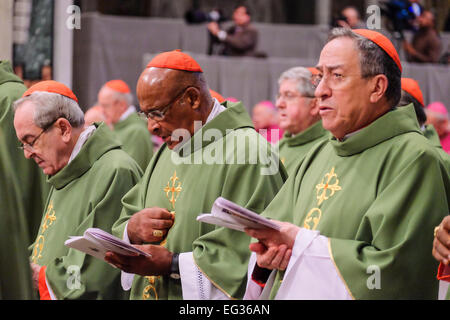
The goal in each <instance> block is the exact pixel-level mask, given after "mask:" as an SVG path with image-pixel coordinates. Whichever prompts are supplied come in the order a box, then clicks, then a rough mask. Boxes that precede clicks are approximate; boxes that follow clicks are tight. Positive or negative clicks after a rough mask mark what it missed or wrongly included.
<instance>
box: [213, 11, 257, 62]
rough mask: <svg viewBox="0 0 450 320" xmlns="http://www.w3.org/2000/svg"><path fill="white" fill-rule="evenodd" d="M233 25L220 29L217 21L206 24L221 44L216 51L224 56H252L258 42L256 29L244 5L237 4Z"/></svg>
mask: <svg viewBox="0 0 450 320" xmlns="http://www.w3.org/2000/svg"><path fill="white" fill-rule="evenodd" d="M233 22H234V25H233V26H231V27H230V28H229V29H227V30H226V31H225V30H221V29H220V28H219V24H218V23H217V22H214V21H213V22H210V23H209V24H208V30H209V32H210V33H211V34H212V35H213V36H215V37H216V38H217V40H218V42H219V44H222V49H220V50H219V51H218V53H219V54H220V55H225V56H254V55H255V54H256V52H255V50H256V45H257V43H258V30H256V29H255V28H254V27H253V26H252V25H251V14H250V11H249V9H248V7H246V6H238V7H237V8H236V9H235V10H234V12H233Z"/></svg>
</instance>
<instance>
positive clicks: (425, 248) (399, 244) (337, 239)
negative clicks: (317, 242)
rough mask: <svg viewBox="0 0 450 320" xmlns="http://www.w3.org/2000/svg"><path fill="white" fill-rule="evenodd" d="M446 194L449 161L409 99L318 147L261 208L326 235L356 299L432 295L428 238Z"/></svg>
mask: <svg viewBox="0 0 450 320" xmlns="http://www.w3.org/2000/svg"><path fill="white" fill-rule="evenodd" d="M449 193H450V181H449V177H448V174H447V172H446V169H445V167H444V164H443V163H442V160H441V159H440V158H439V155H438V154H437V151H436V149H435V148H433V147H432V146H431V145H430V144H429V143H428V141H427V140H426V138H425V137H424V136H423V135H422V133H421V131H420V128H419V127H418V123H417V119H416V115H415V112H414V108H413V107H412V106H409V107H402V108H398V109H396V110H394V111H391V112H388V113H386V114H385V115H383V116H382V117H380V118H378V119H377V120H375V121H374V122H372V123H371V124H370V125H369V126H367V127H365V128H363V129H362V130H360V131H359V132H358V133H356V134H354V135H352V136H350V137H349V138H347V139H346V140H344V141H343V142H340V141H337V140H336V139H335V138H332V139H330V140H329V141H324V142H322V143H320V144H319V145H317V146H316V147H314V148H313V150H311V152H310V153H309V154H308V156H307V157H306V158H305V160H304V161H303V163H301V164H300V165H299V166H298V167H297V169H296V172H295V174H293V175H292V176H290V177H289V179H288V180H287V181H286V183H285V184H284V186H283V188H282V189H281V190H280V192H279V193H278V195H277V197H276V198H275V199H274V200H273V201H272V203H271V204H270V205H269V207H268V208H267V209H266V211H265V212H264V213H263V215H265V216H268V217H271V218H275V219H278V220H282V221H288V222H292V223H294V224H296V225H298V226H300V227H303V228H306V229H311V230H318V231H320V233H321V234H322V235H324V236H326V237H328V238H329V239H330V240H329V252H330V256H331V258H332V261H333V263H334V264H335V266H336V270H337V272H338V275H339V276H340V277H341V279H342V281H343V283H344V284H345V286H346V287H347V289H348V291H349V294H350V295H351V296H352V297H354V298H356V299H435V298H436V296H437V292H438V290H437V289H438V282H437V280H436V270H437V266H438V264H437V262H436V261H435V260H434V259H433V257H432V255H431V244H432V243H433V230H434V227H435V226H436V225H438V224H439V223H440V222H441V221H442V219H443V217H444V216H445V215H446V214H448V212H449V200H448V197H449ZM378 271H379V272H378ZM377 272H378V273H377ZM375 273H377V274H378V275H380V277H381V278H378V280H379V281H380V282H377V281H376V278H375V277H376V274H375ZM282 276H283V274H282V272H278V273H277V277H276V280H275V284H274V287H273V288H272V292H271V298H274V297H275V295H276V292H277V290H278V288H279V286H280V283H281V281H282ZM378 284H380V287H379V288H378V287H377V285H378Z"/></svg>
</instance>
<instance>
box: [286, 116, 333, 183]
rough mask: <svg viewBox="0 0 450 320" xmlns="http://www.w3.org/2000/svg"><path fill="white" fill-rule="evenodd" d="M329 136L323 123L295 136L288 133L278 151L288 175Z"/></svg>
mask: <svg viewBox="0 0 450 320" xmlns="http://www.w3.org/2000/svg"><path fill="white" fill-rule="evenodd" d="M328 136H329V133H328V131H326V130H325V129H324V128H323V127H322V121H319V122H317V123H315V124H313V125H312V126H311V127H309V128H308V129H306V130H305V131H303V132H300V133H299V134H296V135H295V136H292V135H290V134H289V133H288V132H286V133H285V134H284V137H283V139H281V140H280V142H279V143H278V150H279V152H280V160H281V162H282V163H283V164H284V167H285V168H286V170H287V172H288V174H289V175H290V174H292V172H293V171H294V170H295V168H296V167H297V165H298V164H299V163H300V162H302V160H303V158H304V157H305V156H306V154H307V153H308V151H309V150H310V149H311V148H312V147H313V146H314V145H315V144H317V143H318V142H320V141H323V140H325V139H327V138H328Z"/></svg>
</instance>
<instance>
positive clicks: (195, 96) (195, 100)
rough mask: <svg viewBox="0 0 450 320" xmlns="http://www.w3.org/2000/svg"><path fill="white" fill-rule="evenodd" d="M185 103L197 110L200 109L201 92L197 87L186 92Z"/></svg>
mask: <svg viewBox="0 0 450 320" xmlns="http://www.w3.org/2000/svg"><path fill="white" fill-rule="evenodd" d="M185 101H186V102H187V103H188V104H189V105H190V106H191V108H192V109H194V110H196V109H198V108H199V107H200V103H201V99H200V91H199V90H198V89H197V88H195V87H190V88H188V89H187V90H186V95H185Z"/></svg>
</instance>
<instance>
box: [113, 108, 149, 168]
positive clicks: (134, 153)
mask: <svg viewBox="0 0 450 320" xmlns="http://www.w3.org/2000/svg"><path fill="white" fill-rule="evenodd" d="M114 132H115V133H116V135H117V137H118V138H119V140H120V141H121V142H122V149H123V150H124V151H125V152H126V153H128V154H129V155H130V156H131V157H132V158H133V159H134V160H135V161H136V162H137V164H138V165H139V166H140V167H141V169H142V170H143V171H145V169H147V165H148V163H149V162H150V159H151V158H152V156H153V142H152V136H151V135H150V133H149V131H148V129H147V125H146V123H145V121H143V120H142V119H141V118H139V116H138V115H137V113H135V112H134V113H132V114H130V115H129V116H128V117H127V118H126V119H125V120H122V121H119V122H117V123H116V124H114Z"/></svg>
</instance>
